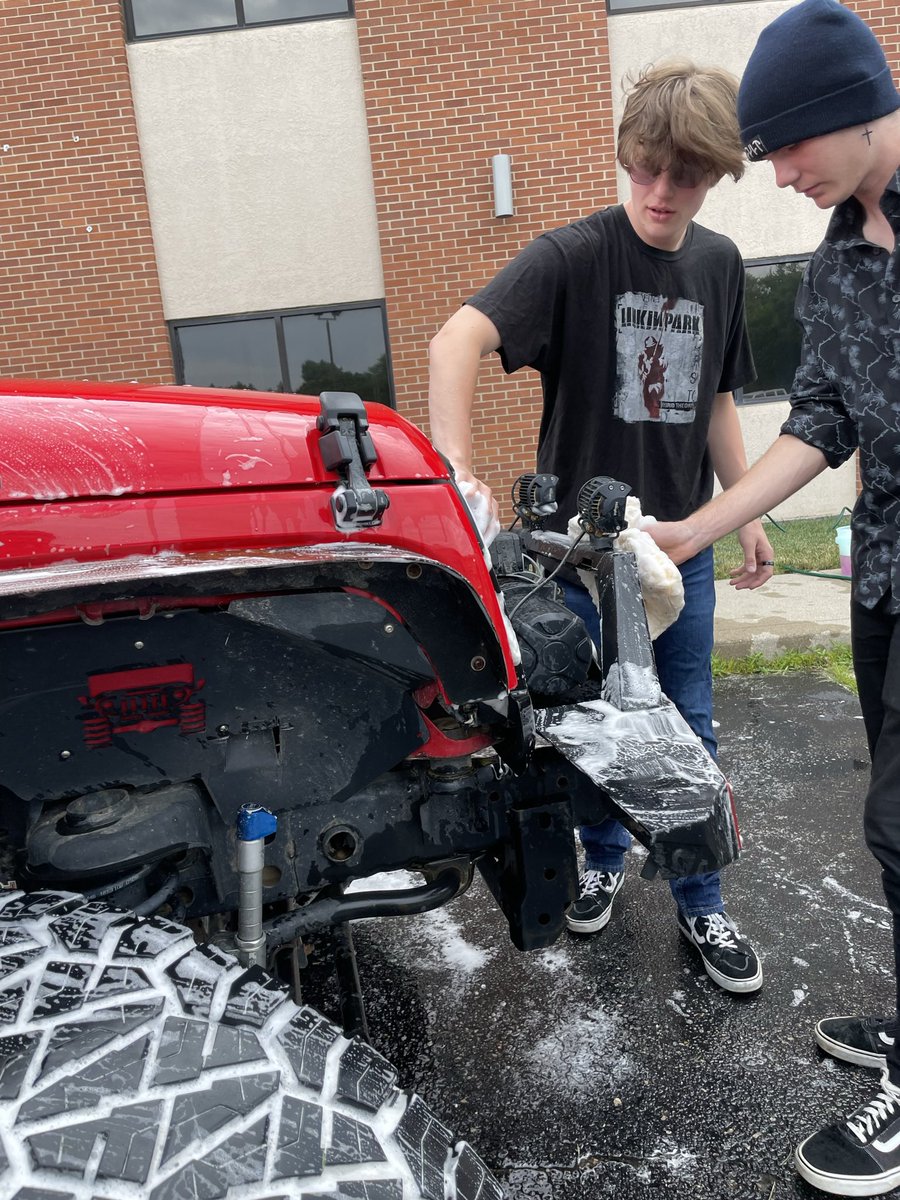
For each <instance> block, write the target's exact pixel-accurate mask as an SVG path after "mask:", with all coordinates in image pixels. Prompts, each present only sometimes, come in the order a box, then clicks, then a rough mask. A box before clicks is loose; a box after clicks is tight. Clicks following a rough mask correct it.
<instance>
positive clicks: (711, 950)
mask: <svg viewBox="0 0 900 1200" xmlns="http://www.w3.org/2000/svg"><path fill="white" fill-rule="evenodd" d="M678 928H679V929H680V930H681V932H682V933H683V934H684V936H685V937H686V938H687V940H688V941H689V942H690V943H691V945H692V946H693V947H694V949H695V950H698V951H699V952H700V957H701V958H702V959H703V966H704V968H705V970H706V973H707V975H708V976H709V977H710V979H711V980H712V981H713V983H717V984H718V985H719V987H720V988H724V989H725V991H726V992H755V991H756V990H757V989H758V988H760V987H762V967H761V966H760V965H759V958H758V957H757V954H756V951H755V950H754V949H753V947H752V946H751V945H750V943H749V942H745V941H743V940H742V938H741V937H740V936H739V935H738V931H737V926H736V925H735V924H734V922H733V921H732V920H731V918H730V917H729V916H728V915H727V914H726V913H707V914H706V916H703V917H686V916H685V915H684V913H683V912H682V911H681V909H679V910H678Z"/></svg>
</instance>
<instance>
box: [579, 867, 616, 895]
mask: <svg viewBox="0 0 900 1200" xmlns="http://www.w3.org/2000/svg"><path fill="white" fill-rule="evenodd" d="M618 878H619V876H618V874H616V873H615V872H614V871H583V872H582V874H581V879H580V881H579V882H580V885H581V894H582V896H596V895H597V893H598V892H612V891H615V887H616V882H617V880H618Z"/></svg>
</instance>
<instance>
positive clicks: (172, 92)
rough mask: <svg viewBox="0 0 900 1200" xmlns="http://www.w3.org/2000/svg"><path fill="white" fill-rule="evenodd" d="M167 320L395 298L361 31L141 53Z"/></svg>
mask: <svg viewBox="0 0 900 1200" xmlns="http://www.w3.org/2000/svg"><path fill="white" fill-rule="evenodd" d="M129 67H130V71H131V78H132V86H133V90H134V98H135V108H136V112H137V120H138V130H139V134H140V141H141V153H142V157H143V163H144V171H145V175H146V181H147V193H148V198H149V202H150V214H151V219H152V224H153V235H154V241H155V245H156V254H157V260H158V264H159V273H160V282H161V285H162V293H163V304H164V307H165V312H166V317H167V318H168V319H173V318H187V317H202V316H209V315H212V314H216V313H232V312H233V313H238V312H252V311H258V310H261V309H273V308H293V307H300V306H303V305H313V304H332V303H338V302H341V301H343V302H349V301H354V300H369V299H373V298H378V297H380V296H382V295H383V293H384V284H383V280H382V274H381V257H380V252H379V245H378V227H377V221H376V212H375V198H374V191H373V187H372V171H371V163H370V158H369V143H368V135H367V131H366V120H365V109H364V106H363V91H362V80H361V75H360V65H359V54H358V50H357V43H356V23H355V21H353V20H335V21H311V22H308V23H300V24H293V25H291V24H288V25H278V26H273V27H271V28H266V29H254V30H238V31H231V32H220V33H215V34H204V35H198V36H192V37H180V38H169V39H159V40H156V41H148V42H141V43H136V44H133V45H131V46H129Z"/></svg>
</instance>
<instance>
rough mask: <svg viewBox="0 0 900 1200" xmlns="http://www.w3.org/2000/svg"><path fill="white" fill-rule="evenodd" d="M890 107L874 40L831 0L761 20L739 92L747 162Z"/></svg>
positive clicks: (887, 78)
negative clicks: (762, 26)
mask: <svg viewBox="0 0 900 1200" xmlns="http://www.w3.org/2000/svg"><path fill="white" fill-rule="evenodd" d="M896 108H900V94H898V92H897V89H896V88H895V87H894V81H893V79H892V78H891V71H890V67H889V66H888V65H887V61H886V59H885V57H884V51H883V50H882V48H881V46H880V45H879V42H878V39H877V38H876V37H875V34H874V33H873V32H872V30H871V29H870V28H869V27H868V25H866V23H865V22H864V21H862V20H861V19H860V18H859V17H858V16H857V15H856V13H854V12H852V11H851V10H850V9H849V8H846V7H845V6H844V5H843V4H840V3H838V0H803V3H802V4H798V5H796V7H794V8H789V9H788V10H787V12H785V13H782V14H781V16H780V17H778V18H776V20H774V21H773V22H772V23H771V25H767V26H766V28H765V29H764V30H763V31H762V33H761V34H760V35H759V39H758V41H757V43H756V47H755V48H754V51H753V53H752V54H751V55H750V61H749V62H748V63H747V69H746V70H745V71H744V77H743V79H742V80H741V86H740V91H739V92H738V120H739V121H740V125H741V140H742V141H743V142H744V153H745V154H746V155H747V157H748V158H749V159H750V161H751V162H757V161H758V160H759V159H761V158H765V157H766V155H767V154H771V153H772V152H773V151H774V150H780V149H781V148H782V147H783V146H791V145H793V143H794V142H802V141H805V140H806V139H807V138H813V137H821V136H822V134H825V133H834V132H835V130H837V129H847V128H849V127H850V126H852V125H863V124H865V123H866V122H867V121H874V120H875V119H876V118H878V117H884V116H886V115H887V114H888V113H890V112H893V111H894V109H896Z"/></svg>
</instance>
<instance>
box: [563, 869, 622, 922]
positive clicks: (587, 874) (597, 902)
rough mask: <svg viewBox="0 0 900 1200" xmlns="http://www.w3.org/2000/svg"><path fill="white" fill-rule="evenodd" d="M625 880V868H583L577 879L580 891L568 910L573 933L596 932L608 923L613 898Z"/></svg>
mask: <svg viewBox="0 0 900 1200" xmlns="http://www.w3.org/2000/svg"><path fill="white" fill-rule="evenodd" d="M624 882H625V872H624V871H582V872H581V875H580V876H579V878H578V888H579V891H580V893H581V894H580V895H579V897H578V899H577V900H576V901H575V903H574V904H571V905H570V906H569V911H568V912H567V913H566V924H567V925H568V927H569V928H570V929H571V930H572V932H573V933H596V932H597V930H598V929H602V928H603V926H604V925H608V924H609V918H610V917H611V916H612V905H613V900H615V898H616V896H617V895H618V892H619V889H620V888H621V886H622V884H623V883H624Z"/></svg>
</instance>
